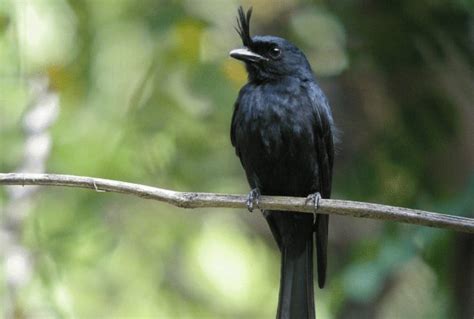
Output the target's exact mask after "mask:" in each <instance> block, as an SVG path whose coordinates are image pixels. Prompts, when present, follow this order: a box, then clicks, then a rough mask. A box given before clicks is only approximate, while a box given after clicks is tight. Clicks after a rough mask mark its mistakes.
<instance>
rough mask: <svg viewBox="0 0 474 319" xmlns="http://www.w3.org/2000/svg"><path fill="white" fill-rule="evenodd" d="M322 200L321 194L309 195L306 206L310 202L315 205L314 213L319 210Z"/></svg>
mask: <svg viewBox="0 0 474 319" xmlns="http://www.w3.org/2000/svg"><path fill="white" fill-rule="evenodd" d="M320 200H321V194H320V193H319V192H316V193H313V194H309V195H308V197H306V201H305V204H308V202H311V203H312V204H313V209H314V212H315V213H316V211H317V210H318V209H319V201H320Z"/></svg>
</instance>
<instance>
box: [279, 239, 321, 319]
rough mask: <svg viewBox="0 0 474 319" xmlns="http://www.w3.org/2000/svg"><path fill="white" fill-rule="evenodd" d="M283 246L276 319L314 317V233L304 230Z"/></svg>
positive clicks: (283, 243)
mask: <svg viewBox="0 0 474 319" xmlns="http://www.w3.org/2000/svg"><path fill="white" fill-rule="evenodd" d="M296 237H297V238H294V237H293V240H291V241H289V242H286V243H285V241H283V242H282V243H281V244H282V245H281V276H280V295H279V299H278V312H277V319H313V318H315V307H314V288H313V286H314V285H313V234H312V232H307V231H302V232H301V233H299V234H298V235H297V236H296Z"/></svg>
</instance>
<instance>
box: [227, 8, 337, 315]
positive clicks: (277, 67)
mask: <svg viewBox="0 0 474 319" xmlns="http://www.w3.org/2000/svg"><path fill="white" fill-rule="evenodd" d="M250 17H251V10H249V11H248V12H247V14H245V13H244V11H243V9H242V7H240V8H239V17H238V20H237V21H238V26H237V32H238V33H239V35H240V37H241V39H242V42H243V44H244V47H243V48H240V49H236V50H232V51H231V52H230V55H231V56H232V57H234V58H236V59H239V60H241V61H243V62H244V63H245V66H246V69H247V72H248V83H247V84H246V85H245V86H244V87H242V89H241V90H240V92H239V95H238V98H237V101H236V102H235V106H234V113H233V116H232V123H231V134H230V137H231V141H232V145H233V146H234V147H235V150H236V153H237V155H238V157H239V158H240V161H241V163H242V166H243V168H244V170H245V173H246V176H247V180H248V182H249V184H250V186H251V188H252V189H256V190H258V191H259V193H261V194H263V195H286V196H308V195H310V194H315V193H320V194H321V196H322V198H329V197H330V195H331V179H332V170H333V161H334V131H335V129H334V124H333V119H332V114H331V109H330V107H329V104H328V101H327V99H326V97H325V95H324V93H323V92H322V91H321V89H320V88H319V86H318V85H317V84H316V81H315V78H314V76H313V72H312V70H311V67H310V65H309V63H308V61H307V59H306V57H305V56H304V54H303V53H302V52H301V51H300V50H299V49H298V48H297V47H296V46H295V45H293V44H291V43H290V42H289V41H287V40H285V39H282V38H279V37H274V36H253V37H251V36H250V29H249V22H250ZM252 194H256V193H255V192H253V193H252ZM250 204H252V203H250ZM264 215H265V217H266V219H267V221H268V224H269V226H270V229H271V231H272V234H273V236H274V238H275V240H276V242H277V244H278V247H279V248H280V251H281V254H282V265H281V278H280V293H279V302H278V311H277V318H292V319H304V318H314V316H315V309H314V288H313V233H314V232H315V233H316V245H317V266H318V283H319V286H320V287H321V288H322V287H323V286H324V284H325V280H326V264H327V262H326V260H327V236H328V216H327V215H323V214H316V220H314V218H313V216H312V215H310V214H300V213H287V212H278V211H266V212H264Z"/></svg>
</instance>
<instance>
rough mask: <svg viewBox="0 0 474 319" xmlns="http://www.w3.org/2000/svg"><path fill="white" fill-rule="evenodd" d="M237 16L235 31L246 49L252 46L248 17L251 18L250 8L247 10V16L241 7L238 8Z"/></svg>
mask: <svg viewBox="0 0 474 319" xmlns="http://www.w3.org/2000/svg"><path fill="white" fill-rule="evenodd" d="M238 11H239V16H238V17H237V27H236V28H235V30H236V31H237V33H238V34H239V35H240V38H241V39H242V43H243V44H244V46H246V47H248V48H249V47H251V46H252V38H251V37H250V17H251V16H252V7H250V9H248V11H247V14H245V12H244V9H243V8H242V6H240V7H239V10H238Z"/></svg>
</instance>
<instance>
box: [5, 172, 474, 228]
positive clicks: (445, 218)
mask: <svg viewBox="0 0 474 319" xmlns="http://www.w3.org/2000/svg"><path fill="white" fill-rule="evenodd" d="M2 184H3V185H22V186H25V185H45V186H67V187H79V188H89V189H93V190H95V191H97V192H115V193H122V194H129V195H135V196H138V197H141V198H146V199H154V200H157V201H161V202H166V203H168V204H171V205H174V206H177V207H182V208H204V207H209V208H210V207H226V208H246V200H247V196H246V195H233V194H215V193H195V192H177V191H172V190H167V189H163V188H157V187H151V186H146V185H141V184H133V183H126V182H121V181H114V180H109V179H102V178H93V177H85V176H74V175H59V174H21V173H7V174H4V173H0V185H2ZM259 208H261V209H265V210H281V211H297V212H303V213H313V206H312V204H310V203H306V198H301V197H282V196H261V198H260V200H259ZM318 213H323V214H335V215H343V216H352V217H363V218H370V219H380V220H391V221H397V222H402V223H408V224H415V225H422V226H429V227H436V228H445V229H450V230H455V231H460V232H467V233H474V218H466V217H461V216H453V215H446V214H439V213H433V212H428V211H422V210H416V209H409V208H402V207H395V206H388V205H379V204H372V203H365V202H354V201H346V200H337V199H322V200H321V202H320V208H319V210H318Z"/></svg>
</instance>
